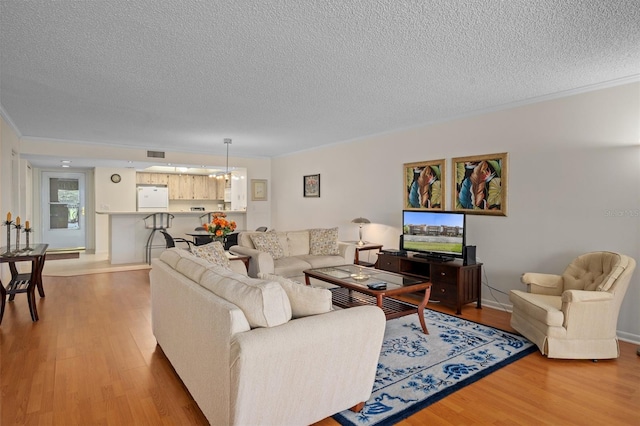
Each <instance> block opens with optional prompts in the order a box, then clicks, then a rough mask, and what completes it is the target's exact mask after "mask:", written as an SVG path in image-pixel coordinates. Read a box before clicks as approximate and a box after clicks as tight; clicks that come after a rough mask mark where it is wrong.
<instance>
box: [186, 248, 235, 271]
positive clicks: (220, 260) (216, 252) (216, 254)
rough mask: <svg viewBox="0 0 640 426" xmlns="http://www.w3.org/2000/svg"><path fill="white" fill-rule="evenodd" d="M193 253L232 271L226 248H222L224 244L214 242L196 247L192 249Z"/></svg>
mask: <svg viewBox="0 0 640 426" xmlns="http://www.w3.org/2000/svg"><path fill="white" fill-rule="evenodd" d="M191 253H193V254H195V255H196V256H198V257H199V258H201V259H204V260H207V261H209V262H211V263H213V264H215V265H220V266H222V267H224V268H227V269H231V265H230V264H229V258H228V257H227V254H226V253H225V252H224V247H223V246H222V243H221V242H220V241H214V242H212V243H209V244H205V245H202V246H194V247H192V248H191Z"/></svg>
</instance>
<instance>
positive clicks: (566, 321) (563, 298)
mask: <svg viewBox="0 0 640 426" xmlns="http://www.w3.org/2000/svg"><path fill="white" fill-rule="evenodd" d="M635 267H636V262H635V260H634V259H632V258H631V257H629V256H625V255H622V254H618V253H612V252H604V251H603V252H592V253H586V254H583V255H581V256H579V257H577V258H576V259H574V260H573V261H572V262H571V263H570V264H569V266H567V268H566V269H565V270H564V272H563V273H562V275H555V274H542V273H531V272H528V273H526V274H524V275H523V276H522V282H523V283H525V284H527V285H528V286H529V292H524V291H521V290H511V292H510V294H509V299H510V301H511V303H512V304H513V312H512V314H511V326H512V327H513V328H514V329H515V330H517V331H518V332H519V333H521V334H522V335H523V336H525V337H526V338H527V339H529V340H531V341H532V342H533V343H535V344H536V345H537V346H538V348H539V349H540V352H541V353H542V354H543V355H547V357H549V358H571V359H607V358H617V357H618V356H620V349H619V347H618V338H617V336H616V326H617V323H618V313H619V311H620V305H621V304H622V300H623V298H624V295H625V293H626V291H627V287H628V286H629V281H630V279H631V275H632V274H633V271H634V269H635Z"/></svg>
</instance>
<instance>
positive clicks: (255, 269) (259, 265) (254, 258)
mask: <svg viewBox="0 0 640 426" xmlns="http://www.w3.org/2000/svg"><path fill="white" fill-rule="evenodd" d="M229 251H230V252H231V253H233V254H239V255H242V256H249V257H250V258H251V259H249V270H248V271H247V273H248V275H249V276H250V277H252V278H257V277H258V273H259V272H264V273H266V274H273V273H274V272H275V266H274V264H273V257H271V255H270V254H269V253H267V252H265V251H260V250H256V249H252V248H249V247H244V246H231V247H230V248H229Z"/></svg>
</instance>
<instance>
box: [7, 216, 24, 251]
mask: <svg viewBox="0 0 640 426" xmlns="http://www.w3.org/2000/svg"><path fill="white" fill-rule="evenodd" d="M13 227H14V228H16V253H18V252H19V251H20V230H21V229H22V225H20V224H18V223H16V224H15V225H13ZM7 247H9V242H8V241H7Z"/></svg>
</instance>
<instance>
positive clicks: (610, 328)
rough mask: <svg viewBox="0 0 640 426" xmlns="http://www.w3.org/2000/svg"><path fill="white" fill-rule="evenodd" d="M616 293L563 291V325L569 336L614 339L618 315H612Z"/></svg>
mask: <svg viewBox="0 0 640 426" xmlns="http://www.w3.org/2000/svg"><path fill="white" fill-rule="evenodd" d="M614 305H615V302H614V295H613V294H612V293H609V292H606V291H588V290H567V291H565V292H564V293H562V313H563V315H564V321H563V323H562V325H563V327H564V328H565V329H566V330H567V337H568V338H575V339H593V340H596V339H614V338H615V337H616V324H617V322H618V316H617V315H612V310H614V309H616V308H615V307H614Z"/></svg>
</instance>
